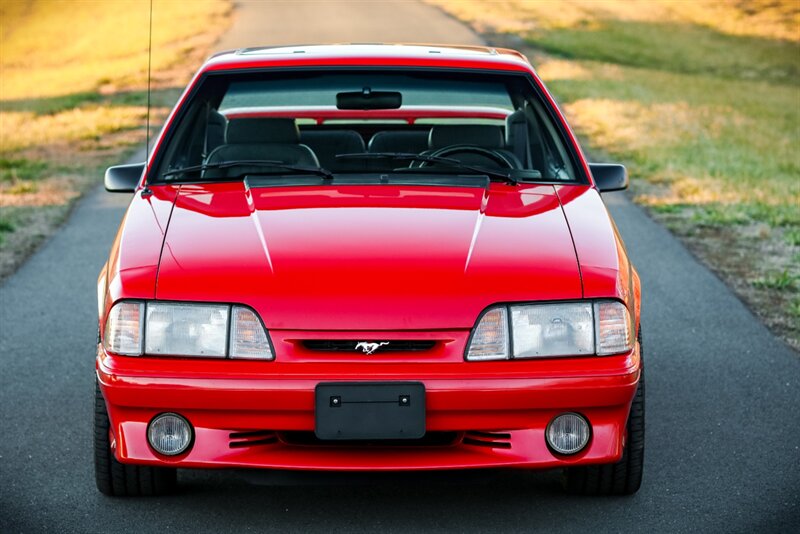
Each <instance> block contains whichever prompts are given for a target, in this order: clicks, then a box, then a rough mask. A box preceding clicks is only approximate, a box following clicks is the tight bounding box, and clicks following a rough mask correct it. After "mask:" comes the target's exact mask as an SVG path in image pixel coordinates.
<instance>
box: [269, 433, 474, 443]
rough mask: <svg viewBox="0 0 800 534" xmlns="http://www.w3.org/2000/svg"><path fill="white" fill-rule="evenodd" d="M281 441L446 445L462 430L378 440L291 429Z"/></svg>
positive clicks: (457, 437)
mask: <svg viewBox="0 0 800 534" xmlns="http://www.w3.org/2000/svg"><path fill="white" fill-rule="evenodd" d="M279 436H280V439H281V441H283V442H284V443H287V444H289V445H309V446H316V447H320V446H322V447H325V446H328V447H337V446H338V447H341V446H345V447H444V446H447V445H454V444H455V443H457V442H458V440H459V438H460V437H461V433H460V432H427V433H426V434H425V435H424V436H423V437H421V438H419V439H377V440H360V439H355V440H322V439H319V438H318V437H317V436H316V435H315V434H314V433H313V432H303V431H291V432H281V433H280V434H279Z"/></svg>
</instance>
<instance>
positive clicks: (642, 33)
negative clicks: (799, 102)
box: [534, 20, 800, 83]
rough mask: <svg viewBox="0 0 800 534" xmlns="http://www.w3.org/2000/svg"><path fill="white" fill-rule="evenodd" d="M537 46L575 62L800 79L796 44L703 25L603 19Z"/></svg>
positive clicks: (550, 35) (539, 40)
mask: <svg viewBox="0 0 800 534" xmlns="http://www.w3.org/2000/svg"><path fill="white" fill-rule="evenodd" d="M534 44H535V45H536V46H537V47H540V48H542V49H543V50H545V51H547V52H550V53H552V54H556V55H560V56H563V57H568V58H573V59H586V60H591V61H599V62H604V63H614V64H617V65H626V66H631V67H642V68H653V67H656V68H657V69H658V70H661V71H668V72H676V73H684V74H702V75H712V76H715V77H723V78H730V79H734V80H740V79H742V78H745V79H750V80H770V81H777V82H787V83H796V79H797V77H798V75H800V65H798V61H797V47H796V45H795V44H794V43H791V42H787V41H782V40H775V39H765V38H761V37H744V36H735V35H727V34H724V33H720V32H717V31H714V30H712V29H711V28H709V27H707V26H700V25H697V24H686V23H678V22H641V21H628V20H600V21H597V22H595V23H593V24H588V25H586V26H585V27H577V28H558V29H551V30H547V31H543V32H540V33H538V34H537V35H536V36H535V37H534Z"/></svg>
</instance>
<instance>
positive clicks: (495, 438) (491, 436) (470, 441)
mask: <svg viewBox="0 0 800 534" xmlns="http://www.w3.org/2000/svg"><path fill="white" fill-rule="evenodd" d="M510 439H511V434H509V433H508V432H483V431H480V430H470V431H469V432H466V433H465V434H464V439H463V440H462V443H463V444H464V445H474V446H476V447H490V448H492V449H510V448H511V443H509V440H510Z"/></svg>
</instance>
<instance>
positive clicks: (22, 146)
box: [0, 0, 231, 281]
mask: <svg viewBox="0 0 800 534" xmlns="http://www.w3.org/2000/svg"><path fill="white" fill-rule="evenodd" d="M149 7H150V4H149V2H146V1H140V0H115V1H114V2H89V1H76V2H57V1H53V0H33V1H19V0H7V1H5V2H3V3H2V4H0V70H2V76H0V281H2V280H3V279H4V278H6V277H7V276H9V275H10V274H11V273H13V272H14V270H15V269H16V268H17V267H18V266H19V265H20V264H21V262H22V261H23V260H24V259H25V258H26V257H27V256H28V254H30V253H31V252H32V251H33V250H35V248H36V247H37V246H38V244H39V243H41V242H42V240H44V239H45V238H46V237H47V236H49V235H50V234H52V233H53V232H54V231H55V229H56V228H57V227H58V226H59V224H60V223H61V222H62V221H63V220H64V219H65V218H66V216H67V214H68V213H69V211H70V209H71V207H72V205H73V203H74V201H75V200H76V199H77V198H79V197H80V195H81V194H82V193H83V192H85V191H86V190H87V189H88V188H90V187H92V186H94V185H96V184H98V183H99V182H100V180H101V179H102V170H103V168H104V167H106V166H108V165H111V164H114V163H118V162H122V161H123V160H124V159H126V158H127V157H128V155H129V154H131V153H132V152H133V151H134V150H135V149H136V148H138V147H142V146H143V145H144V140H145V133H146V132H145V127H144V125H145V118H146V113H147V108H146V102H147V92H146V87H147V63H148V54H147V52H148V33H149ZM230 13H231V2H230V0H195V1H193V2H185V1H182V0H154V2H153V35H152V39H153V54H152V67H153V79H152V82H153V84H152V85H153V94H152V97H153V98H152V100H153V107H152V110H151V111H152V116H151V124H160V123H161V122H163V120H164V118H165V116H166V113H167V112H168V110H169V108H170V107H171V106H172V105H173V104H174V102H175V101H176V99H177V97H178V96H179V94H180V91H181V90H182V89H183V86H184V85H185V84H186V82H187V81H188V79H189V77H190V76H191V74H192V72H193V71H194V70H195V69H196V68H197V66H198V65H199V64H200V63H201V62H202V60H203V58H204V57H205V56H206V55H208V53H209V52H210V50H211V47H212V45H213V44H214V42H215V41H216V40H217V38H218V37H219V36H220V34H221V33H222V32H223V31H225V30H226V29H227V27H228V24H229V20H230ZM176 21H179V23H178V22H176ZM77 36H79V37H77Z"/></svg>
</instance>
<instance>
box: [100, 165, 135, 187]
mask: <svg viewBox="0 0 800 534" xmlns="http://www.w3.org/2000/svg"><path fill="white" fill-rule="evenodd" d="M142 173H144V163H133V164H130V165H115V166H114V167H109V168H108V169H106V175H105V178H104V180H103V182H104V185H105V186H106V191H108V192H110V193H133V192H134V191H136V187H137V186H138V185H139V181H140V180H141V179H142Z"/></svg>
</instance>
